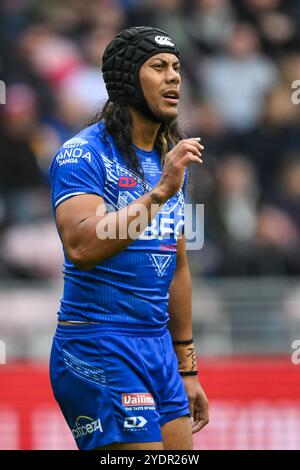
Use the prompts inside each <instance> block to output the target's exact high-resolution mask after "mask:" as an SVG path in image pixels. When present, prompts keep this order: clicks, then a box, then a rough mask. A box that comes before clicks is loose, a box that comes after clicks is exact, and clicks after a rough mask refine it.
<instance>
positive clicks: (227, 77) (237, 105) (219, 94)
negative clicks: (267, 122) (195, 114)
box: [199, 24, 276, 131]
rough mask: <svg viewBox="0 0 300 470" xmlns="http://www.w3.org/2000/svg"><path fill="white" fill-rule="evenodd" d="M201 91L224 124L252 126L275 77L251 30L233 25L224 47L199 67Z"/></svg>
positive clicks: (274, 72)
mask: <svg viewBox="0 0 300 470" xmlns="http://www.w3.org/2000/svg"><path fill="white" fill-rule="evenodd" d="M199 79H200V82H201V81H202V83H203V86H204V92H206V93H207V96H208V97H209V99H210V100H211V101H212V102H213V103H214V104H215V105H216V106H218V109H219V112H220V113H221V114H222V116H223V117H224V119H225V120H226V123H227V125H228V126H229V127H230V128H231V129H233V130H235V131H245V130H249V129H251V128H252V127H254V126H255V125H256V124H257V123H258V121H259V119H260V118H261V116H262V113H263V109H264V107H263V106H264V100H265V97H266V95H267V93H268V91H269V90H270V89H271V88H272V86H273V85H274V83H275V80H276V69H275V67H274V65H273V64H272V63H271V62H270V61H269V60H268V59H267V58H266V57H264V56H263V55H261V54H260V53H259V39H258V37H257V35H256V33H255V31H254V30H253V29H252V28H251V27H250V26H249V25H244V24H238V25H236V27H235V29H234V31H233V33H232V35H231V37H230V38H229V40H228V42H227V51H226V53H225V54H223V55H221V56H219V57H216V58H215V57H213V58H211V59H209V60H208V61H207V64H206V65H205V66H204V67H203V68H202V69H199Z"/></svg>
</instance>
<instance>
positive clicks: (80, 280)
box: [50, 122, 186, 327]
mask: <svg viewBox="0 0 300 470" xmlns="http://www.w3.org/2000/svg"><path fill="white" fill-rule="evenodd" d="M103 129H104V124H103V123H102V122H100V123H97V124H93V125H92V126H89V127H87V128H85V129H83V130H82V131H81V132H79V133H78V134H77V135H76V136H75V137H73V138H72V139H70V140H68V141H67V142H65V143H64V144H63V145H62V147H61V148H60V149H59V150H58V152H57V153H56V155H55V157H54V159H53V161H52V163H51V166H50V181H51V188H52V207H53V212H54V214H55V209H56V207H57V206H58V205H59V204H60V203H62V202H63V201H66V200H67V199H69V198H71V197H72V196H75V195H79V194H97V195H99V196H101V197H102V198H103V199H104V201H105V204H106V206H107V210H109V211H112V210H114V211H117V210H120V209H122V208H123V207H126V206H127V205H128V204H130V203H131V202H132V201H134V200H135V199H138V198H139V197H141V196H142V195H143V194H144V191H145V190H144V188H143V185H142V181H141V178H140V177H139V175H137V174H136V173H135V172H134V171H132V170H130V169H129V168H128V167H127V166H126V164H125V161H124V158H123V157H122V155H121V154H120V152H119V151H118V149H117V147H116V145H115V143H114V140H113V138H112V137H111V136H109V135H108V139H107V141H106V140H105V139H104V137H103ZM135 150H136V153H137V155H138V157H139V158H140V160H141V164H142V166H143V170H144V176H145V180H146V192H147V191H150V190H151V189H152V188H153V187H154V186H155V185H156V184H157V182H158V181H159V179H160V176H161V172H162V168H161V161H160V156H159V154H158V152H157V151H156V150H153V151H151V152H147V151H144V150H141V149H138V148H137V147H135ZM185 182H186V174H185V180H184V184H183V187H182V189H181V190H180V191H179V192H178V193H177V194H175V195H174V196H173V197H172V198H170V199H169V200H168V201H167V202H166V203H165V204H164V205H163V206H162V207H161V209H160V211H159V213H158V214H157V216H156V218H155V219H153V221H152V223H151V225H149V226H148V227H147V229H146V230H145V231H144V233H143V234H142V235H140V237H139V238H138V239H137V240H134V241H133V242H132V243H131V244H130V245H129V246H128V247H127V248H126V249H125V250H123V251H122V252H120V253H119V254H117V255H115V256H113V257H111V258H109V259H107V260H105V261H104V262H102V263H99V264H98V265H97V266H95V267H94V268H93V269H92V270H90V271H81V270H79V269H77V268H76V267H75V266H74V265H73V264H72V262H71V261H70V259H69V258H68V256H67V254H66V252H65V250H64V257H65V259H64V270H63V272H64V292H63V298H62V299H61V304H60V310H59V312H58V319H59V320H60V321H62V320H64V321H65V320H74V321H97V322H101V323H103V322H104V323H106V324H108V323H109V324H115V325H117V324H121V325H125V326H130V325H132V326H134V325H137V326H138V325H143V326H156V327H162V326H164V325H165V324H166V323H167V321H168V319H169V315H168V312H167V307H168V298H169V293H168V291H169V287H170V283H171V281H172V278H173V275H174V271H175V267H176V252H177V238H178V235H180V234H181V232H182V231H183V225H184V186H185ZM144 185H145V183H144Z"/></svg>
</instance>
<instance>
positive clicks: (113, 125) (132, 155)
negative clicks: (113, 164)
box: [89, 99, 186, 182]
mask: <svg viewBox="0 0 300 470" xmlns="http://www.w3.org/2000/svg"><path fill="white" fill-rule="evenodd" d="M99 121H103V122H104V124H105V131H104V137H105V138H106V139H107V134H110V135H111V136H112V137H113V138H114V140H115V142H116V145H117V147H118V149H119V151H120V152H121V154H122V155H123V156H124V158H125V162H126V164H127V166H128V167H129V168H130V169H132V170H134V171H135V172H136V173H137V174H138V175H139V176H140V177H141V178H142V181H143V182H144V172H143V169H142V166H141V163H140V160H139V158H138V156H137V154H136V152H135V150H134V147H133V145H132V119H131V114H130V111H129V108H128V105H127V104H125V103H120V102H113V101H111V100H110V99H108V100H107V101H106V103H105V105H104V106H103V108H102V110H101V111H100V112H98V113H97V114H96V115H95V116H94V117H93V118H92V119H91V121H90V122H89V124H95V123H96V122H99ZM185 137H186V136H185V133H184V132H183V131H182V130H181V129H179V126H178V123H177V120H174V121H172V122H171V123H162V124H161V126H160V128H159V131H158V134H157V138H156V141H155V147H156V149H157V150H158V152H159V154H160V156H161V163H162V166H163V164H164V158H165V155H166V154H167V153H168V151H169V150H170V148H171V147H173V146H174V145H176V144H177V143H178V142H179V141H180V140H182V139H184V138H185Z"/></svg>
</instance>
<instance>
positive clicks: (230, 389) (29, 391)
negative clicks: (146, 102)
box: [0, 357, 300, 450]
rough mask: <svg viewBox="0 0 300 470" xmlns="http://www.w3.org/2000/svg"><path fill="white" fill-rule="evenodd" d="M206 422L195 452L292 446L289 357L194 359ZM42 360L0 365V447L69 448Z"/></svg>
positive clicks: (294, 423) (294, 411) (297, 413)
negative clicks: (204, 397) (207, 414)
mask: <svg viewBox="0 0 300 470" xmlns="http://www.w3.org/2000/svg"><path fill="white" fill-rule="evenodd" d="M198 368H199V376H200V381H201V383H202V385H203V387H204V388H205V391H206V393H207V396H208V398H209V401H210V423H209V425H208V426H207V427H206V428H205V429H203V430H202V431H200V432H199V433H198V434H196V435H195V436H194V443H195V449H203V450H204V449H232V450H236V449H265V450H267V449H300V365H299V366H295V365H293V364H292V362H291V360H290V357H276V358H264V357H260V358H238V359H233V358H231V359H224V358H213V359H211V360H210V359H207V358H206V359H205V360H202V359H201V360H199V361H198ZM75 448H76V446H75V444H74V440H73V437H72V434H71V432H70V430H69V428H68V427H67V424H66V423H65V421H64V418H63V416H62V414H61V412H60V410H59V408H58V405H57V404H56V402H55V400H54V398H53V395H52V391H51V387H50V382H49V375H48V367H47V365H44V364H42V365H38V364H32V363H18V364H14V365H10V364H7V365H1V366H0V449H2V450H11V449H35V450H37V449H75Z"/></svg>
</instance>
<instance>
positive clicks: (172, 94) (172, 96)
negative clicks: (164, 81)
mask: <svg viewBox="0 0 300 470" xmlns="http://www.w3.org/2000/svg"><path fill="white" fill-rule="evenodd" d="M162 97H163V99H164V100H165V101H167V102H168V103H170V104H178V102H179V92H178V90H174V89H170V90H166V91H165V92H164V93H163V94H162Z"/></svg>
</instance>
